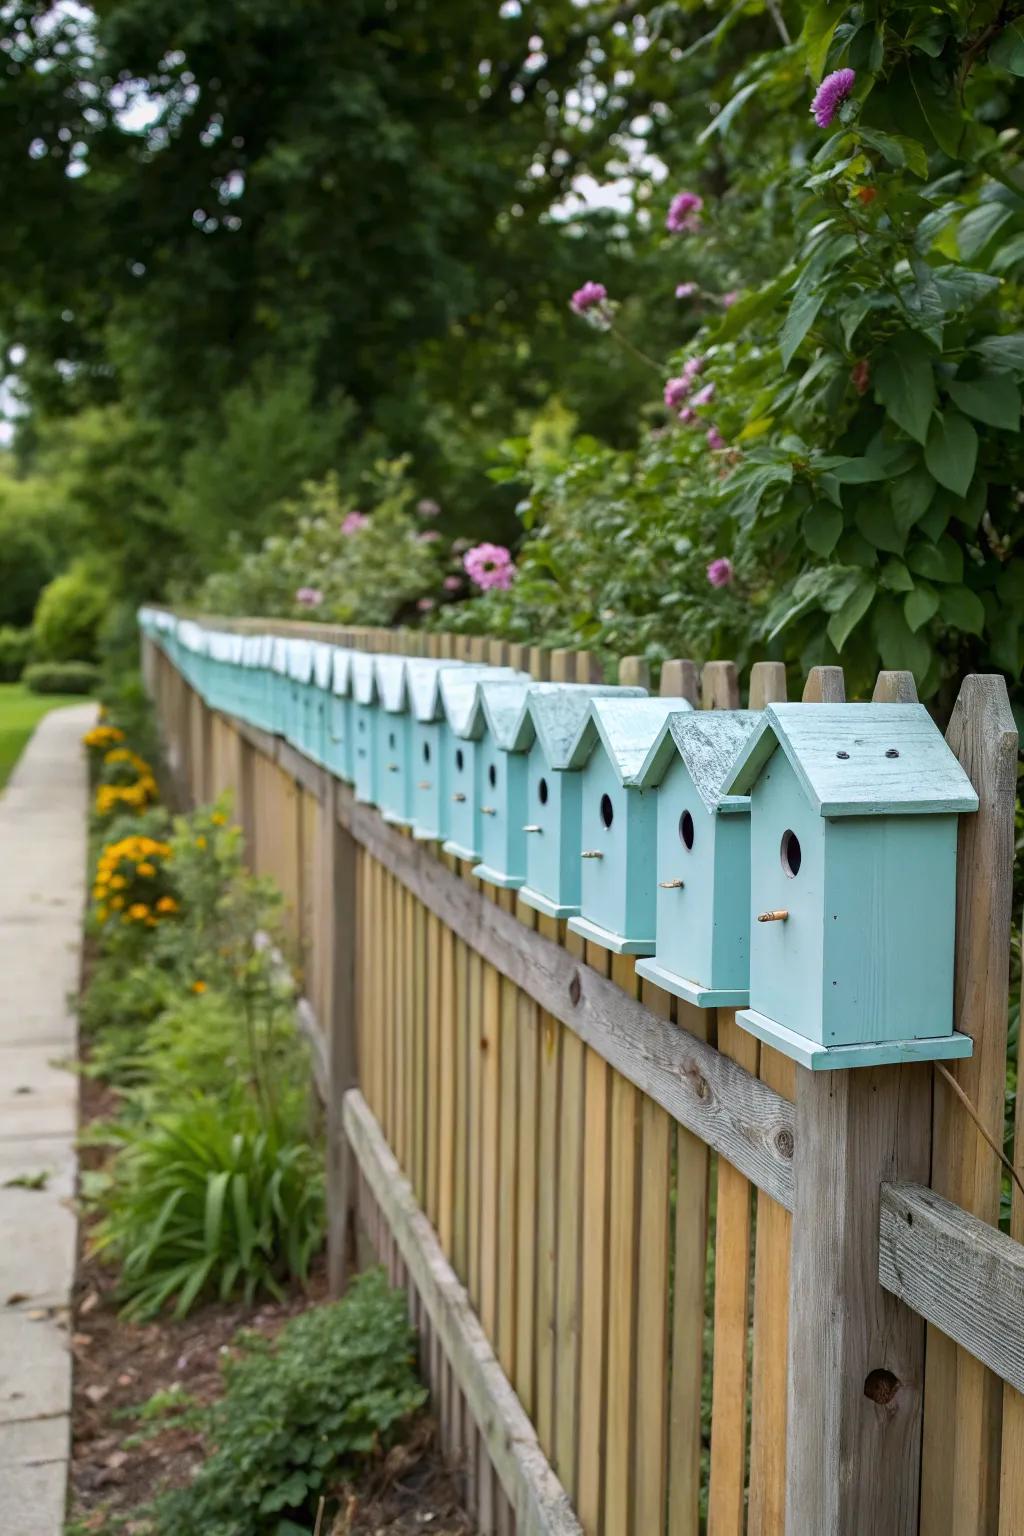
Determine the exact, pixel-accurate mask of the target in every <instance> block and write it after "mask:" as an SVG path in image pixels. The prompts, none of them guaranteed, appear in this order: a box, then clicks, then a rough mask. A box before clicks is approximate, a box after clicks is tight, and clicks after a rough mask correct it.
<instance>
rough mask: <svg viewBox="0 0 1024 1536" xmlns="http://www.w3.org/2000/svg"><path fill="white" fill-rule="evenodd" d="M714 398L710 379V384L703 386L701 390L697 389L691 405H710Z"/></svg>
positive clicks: (712, 382)
mask: <svg viewBox="0 0 1024 1536" xmlns="http://www.w3.org/2000/svg"><path fill="white" fill-rule="evenodd" d="M714 398H715V383H714V380H713V379H712V381H711V383H710V384H705V385H704V388H703V389H698V391H697V393H696V394H695V395H694V397H693V403H694V405H710V404H711V402H712V400H713V399H714Z"/></svg>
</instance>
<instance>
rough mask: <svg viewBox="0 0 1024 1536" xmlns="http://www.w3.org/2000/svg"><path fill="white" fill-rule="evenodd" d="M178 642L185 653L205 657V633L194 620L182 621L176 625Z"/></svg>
mask: <svg viewBox="0 0 1024 1536" xmlns="http://www.w3.org/2000/svg"><path fill="white" fill-rule="evenodd" d="M178 640H179V642H180V643H181V644H182V645H183V646H184V647H185V649H186V651H195V653H196V655H203V656H205V655H206V649H207V633H206V630H205V629H203V628H202V627H201V626H200V625H198V624H197V623H196V622H195V620H194V619H182V620H181V621H180V622H179V624H178Z"/></svg>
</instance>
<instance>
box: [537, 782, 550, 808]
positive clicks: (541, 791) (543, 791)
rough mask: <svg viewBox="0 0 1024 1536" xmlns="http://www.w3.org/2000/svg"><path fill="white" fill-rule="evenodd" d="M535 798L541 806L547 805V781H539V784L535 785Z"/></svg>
mask: <svg viewBox="0 0 1024 1536" xmlns="http://www.w3.org/2000/svg"><path fill="white" fill-rule="evenodd" d="M537 798H538V799H539V801H540V803H541V805H547V803H548V781H547V779H541V781H540V783H539V784H538V785H537Z"/></svg>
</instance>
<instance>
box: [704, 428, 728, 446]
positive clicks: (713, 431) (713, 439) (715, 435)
mask: <svg viewBox="0 0 1024 1536" xmlns="http://www.w3.org/2000/svg"><path fill="white" fill-rule="evenodd" d="M704 436H705V441H706V442H707V445H708V447H709V448H711V449H713V450H714V449H718V448H724V447H725V438H724V437H723V436H722V434H721V432H719V430H718V428H717V427H708V430H707V432H706V433H705V434H704Z"/></svg>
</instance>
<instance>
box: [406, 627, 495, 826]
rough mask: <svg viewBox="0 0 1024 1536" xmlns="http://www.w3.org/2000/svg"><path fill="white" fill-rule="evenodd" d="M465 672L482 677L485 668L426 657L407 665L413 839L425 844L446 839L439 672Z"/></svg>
mask: <svg viewBox="0 0 1024 1536" xmlns="http://www.w3.org/2000/svg"><path fill="white" fill-rule="evenodd" d="M468 670H473V671H475V672H476V673H477V675H478V676H483V675H484V674H485V673H486V671H487V670H488V669H487V668H485V667H476V668H472V669H469V668H466V667H463V665H462V663H461V662H458V661H447V660H445V661H442V660H438V659H435V658H433V657H428V656H410V657H409V660H408V663H407V665H406V686H407V688H408V691H409V705H410V709H411V712H412V721H411V724H410V727H409V729H410V748H409V774H410V778H411V780H412V786H413V790H412V818H413V837H417V838H419V839H420V840H421V841H424V842H426V841H436V842H443V841H444V840H445V838H446V837H447V836H448V821H449V817H448V811H449V806H450V801H449V798H448V795H449V791H448V759H449V754H448V752H447V750H446V746H447V742H446V737H447V731H448V727H447V724H446V722H445V714H444V703H443V701H442V698H441V673H442V672H444V671H457V672H458V671H462V672H465V671H468Z"/></svg>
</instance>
